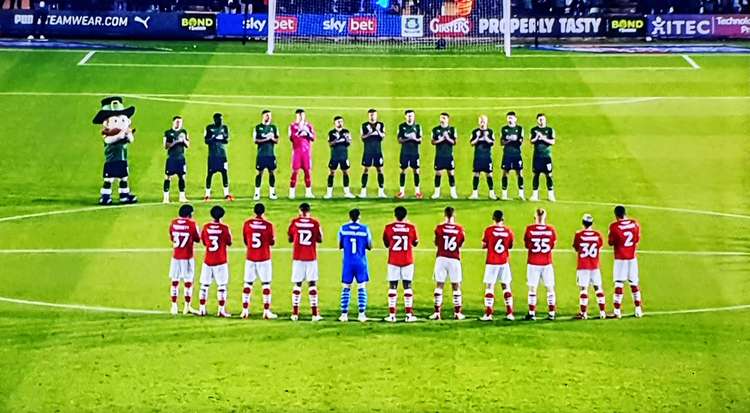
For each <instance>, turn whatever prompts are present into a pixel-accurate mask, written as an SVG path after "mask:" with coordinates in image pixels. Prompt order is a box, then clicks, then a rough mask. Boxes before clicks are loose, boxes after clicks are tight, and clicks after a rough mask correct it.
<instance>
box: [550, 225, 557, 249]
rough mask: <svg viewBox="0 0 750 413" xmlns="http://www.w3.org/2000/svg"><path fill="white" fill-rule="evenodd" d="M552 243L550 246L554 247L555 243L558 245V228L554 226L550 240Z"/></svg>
mask: <svg viewBox="0 0 750 413" xmlns="http://www.w3.org/2000/svg"><path fill="white" fill-rule="evenodd" d="M550 242H551V244H552V245H550V248H552V249H554V248H555V245H557V230H555V228H554V227H552V239H551V240H550Z"/></svg>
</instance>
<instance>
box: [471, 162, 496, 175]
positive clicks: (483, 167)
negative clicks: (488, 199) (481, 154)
mask: <svg viewBox="0 0 750 413" xmlns="http://www.w3.org/2000/svg"><path fill="white" fill-rule="evenodd" d="M474 172H485V173H488V174H489V173H492V158H474Z"/></svg>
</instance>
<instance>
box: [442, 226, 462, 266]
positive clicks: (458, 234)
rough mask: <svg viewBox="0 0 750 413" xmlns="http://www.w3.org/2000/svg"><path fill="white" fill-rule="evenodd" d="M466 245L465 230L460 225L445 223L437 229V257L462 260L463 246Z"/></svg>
mask: <svg viewBox="0 0 750 413" xmlns="http://www.w3.org/2000/svg"><path fill="white" fill-rule="evenodd" d="M462 245H464V229H463V228H462V227H461V226H460V225H458V224H449V223H443V224H440V225H438V226H437V227H435V246H437V256H438V257H445V258H455V259H457V260H460V259H461V246H462Z"/></svg>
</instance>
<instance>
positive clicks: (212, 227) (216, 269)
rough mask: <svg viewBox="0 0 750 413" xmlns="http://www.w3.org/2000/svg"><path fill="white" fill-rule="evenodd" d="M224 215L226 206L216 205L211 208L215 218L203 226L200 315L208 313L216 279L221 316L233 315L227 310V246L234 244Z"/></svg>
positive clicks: (219, 314)
mask: <svg viewBox="0 0 750 413" xmlns="http://www.w3.org/2000/svg"><path fill="white" fill-rule="evenodd" d="M223 217H224V208H222V207H220V206H218V205H217V206H214V207H213V208H211V218H213V220H212V221H211V222H209V223H207V224H206V225H204V226H203V232H201V241H203V245H205V246H206V256H205V258H204V259H203V269H202V270H201V292H200V309H199V310H198V313H199V315H202V316H204V315H206V299H207V298H208V289H209V288H210V287H211V283H212V282H213V281H216V295H217V299H218V301H219V312H218V314H217V315H218V316H219V317H225V318H229V317H231V316H232V315H231V314H229V313H227V312H226V303H227V285H228V284H229V266H228V265H227V247H229V246H231V245H232V232H231V231H229V227H228V226H227V225H226V224H224V223H223V222H221V218H223Z"/></svg>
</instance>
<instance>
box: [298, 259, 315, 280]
mask: <svg viewBox="0 0 750 413" xmlns="http://www.w3.org/2000/svg"><path fill="white" fill-rule="evenodd" d="M305 281H307V282H310V281H318V261H317V260H316V261H298V260H292V282H293V283H301V282H305Z"/></svg>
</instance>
